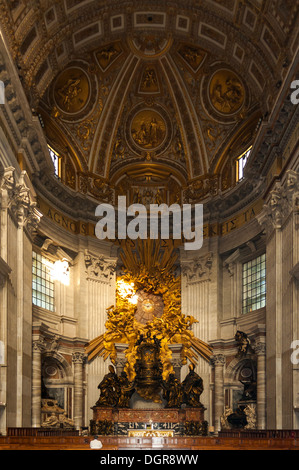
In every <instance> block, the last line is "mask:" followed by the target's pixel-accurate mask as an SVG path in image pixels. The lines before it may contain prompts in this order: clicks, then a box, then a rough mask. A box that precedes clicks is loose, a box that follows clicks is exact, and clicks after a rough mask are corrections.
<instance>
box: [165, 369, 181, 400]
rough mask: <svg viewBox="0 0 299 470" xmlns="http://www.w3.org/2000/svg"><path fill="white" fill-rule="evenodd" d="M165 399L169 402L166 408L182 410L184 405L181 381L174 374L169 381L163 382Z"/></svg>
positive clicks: (170, 375)
mask: <svg viewBox="0 0 299 470" xmlns="http://www.w3.org/2000/svg"><path fill="white" fill-rule="evenodd" d="M162 386H163V389H164V390H163V398H164V399H165V400H166V401H167V405H166V406H165V408H180V407H181V405H182V403H183V391H182V386H181V383H180V381H179V380H178V379H177V378H176V377H175V375H174V374H169V377H168V380H167V381H163V383H162Z"/></svg>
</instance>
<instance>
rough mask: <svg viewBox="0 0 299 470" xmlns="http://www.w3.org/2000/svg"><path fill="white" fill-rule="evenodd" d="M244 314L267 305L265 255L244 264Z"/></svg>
mask: <svg viewBox="0 0 299 470" xmlns="http://www.w3.org/2000/svg"><path fill="white" fill-rule="evenodd" d="M242 271H243V279H242V284H243V298H242V313H248V312H251V311H253V310H257V309H259V308H262V307H265V305H266V255H265V254H263V255H261V256H259V257H257V258H255V259H253V260H251V261H248V262H247V263H244V264H243V269H242Z"/></svg>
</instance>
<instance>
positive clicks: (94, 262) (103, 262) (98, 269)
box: [84, 251, 116, 281]
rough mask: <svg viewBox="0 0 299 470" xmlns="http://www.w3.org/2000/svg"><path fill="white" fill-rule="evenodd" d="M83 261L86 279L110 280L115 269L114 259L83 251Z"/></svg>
mask: <svg viewBox="0 0 299 470" xmlns="http://www.w3.org/2000/svg"><path fill="white" fill-rule="evenodd" d="M84 262H85V268H86V274H87V279H91V280H93V281H110V280H111V279H112V276H113V274H114V272H115V269H116V260H115V259H112V258H105V257H104V256H92V255H91V254H90V253H88V251H85V254H84Z"/></svg>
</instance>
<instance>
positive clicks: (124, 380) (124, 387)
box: [117, 371, 134, 408]
mask: <svg viewBox="0 0 299 470" xmlns="http://www.w3.org/2000/svg"><path fill="white" fill-rule="evenodd" d="M118 384H119V391H120V393H119V397H118V402H117V407H118V408H130V398H131V396H132V395H133V393H134V383H131V382H129V380H128V377H127V374H126V373H125V372H124V371H123V372H122V373H121V375H120V377H118Z"/></svg>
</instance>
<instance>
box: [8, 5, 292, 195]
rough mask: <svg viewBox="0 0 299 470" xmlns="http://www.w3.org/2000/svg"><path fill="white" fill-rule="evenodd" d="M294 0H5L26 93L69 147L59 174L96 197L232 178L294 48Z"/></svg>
mask: <svg viewBox="0 0 299 470" xmlns="http://www.w3.org/2000/svg"><path fill="white" fill-rule="evenodd" d="M296 3H297V2H284V1H282V0H281V1H280V0H279V1H276V2H259V1H258V0H249V1H248V2H243V1H242V0H225V1H221V2H220V1H217V0H202V1H201V2H196V1H194V0H187V1H186V2H184V5H179V4H178V3H177V2H172V1H170V2H158V3H157V4H153V3H152V2H150V3H148V2H146V1H144V2H137V1H133V2H128V1H116V0H112V1H111V2H108V3H107V2H104V1H95V0H76V1H75V0H62V1H55V2H49V1H42V2H40V1H37V0H33V1H31V2H26V1H24V0H17V1H14V2H8V1H7V0H3V2H1V5H0V8H1V11H0V12H1V18H2V20H3V21H2V23H3V31H4V34H5V35H6V37H7V39H8V43H9V44H10V48H11V54H12V57H13V58H14V60H15V63H16V65H17V67H18V70H19V75H20V78H21V80H22V84H23V87H24V91H25V93H26V95H27V98H28V101H29V103H30V106H31V108H32V109H33V110H34V111H35V112H36V113H37V114H38V115H39V116H40V117H41V119H42V121H43V130H44V134H45V138H46V140H47V142H48V144H49V145H51V147H52V148H54V149H55V150H56V151H57V152H58V153H59V154H60V155H61V157H62V166H61V168H62V170H61V175H60V180H59V181H61V182H62V183H63V184H64V185H66V186H67V187H68V188H70V189H71V190H73V191H75V192H77V193H81V194H82V193H83V194H84V196H86V197H89V198H90V199H91V200H92V201H94V200H96V201H97V202H99V201H101V200H102V201H109V202H113V201H115V200H116V197H117V195H120V194H126V195H127V196H128V202H132V201H133V200H134V199H135V200H136V199H138V200H139V201H141V200H144V201H145V200H146V201H147V203H148V201H149V200H150V199H151V200H152V201H153V200H155V199H156V200H161V201H164V202H168V203H171V202H175V201H176V202H191V201H192V202H196V201H202V200H207V199H211V198H214V197H218V196H219V197H221V195H222V193H223V192H225V191H227V190H229V189H232V188H233V187H234V186H235V184H236V175H235V168H234V160H235V159H236V157H237V156H238V155H239V154H241V153H242V152H243V151H245V150H246V148H248V146H250V145H251V144H252V142H253V141H254V138H255V135H256V132H257V129H258V126H259V123H260V122H261V119H262V117H263V116H264V115H266V114H267V113H268V112H269V109H271V106H272V104H273V103H274V101H275V98H276V95H277V90H278V88H279V83H282V82H283V80H284V77H285V76H286V74H287V72H288V67H289V65H290V64H291V61H292V56H293V54H294V52H295V50H296V44H297V41H298V37H297V36H296V34H297V33H296V28H295V25H296V21H297V15H298V5H297V4H296ZM44 171H45V169H43V172H44ZM48 175H49V177H48V178H43V182H44V184H50V179H51V175H53V168H52V167H51V162H50V160H49V161H48ZM37 181H38V184H39V178H37ZM53 184H58V182H57V180H55V179H54V180H53V181H52V182H51V187H52V185H53ZM51 192H52V191H51Z"/></svg>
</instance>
